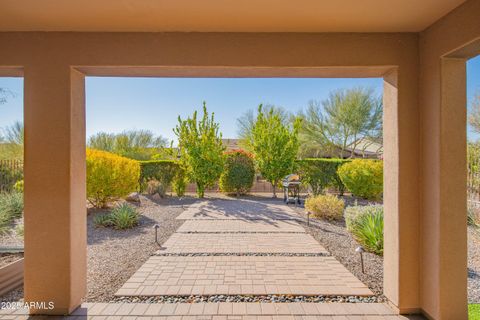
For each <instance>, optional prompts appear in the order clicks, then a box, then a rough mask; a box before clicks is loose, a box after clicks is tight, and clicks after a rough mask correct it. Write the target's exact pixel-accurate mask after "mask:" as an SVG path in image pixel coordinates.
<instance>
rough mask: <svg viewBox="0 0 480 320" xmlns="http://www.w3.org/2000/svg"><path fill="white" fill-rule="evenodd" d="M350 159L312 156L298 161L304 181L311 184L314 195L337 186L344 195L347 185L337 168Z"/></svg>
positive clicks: (299, 170)
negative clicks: (344, 183)
mask: <svg viewBox="0 0 480 320" xmlns="http://www.w3.org/2000/svg"><path fill="white" fill-rule="evenodd" d="M349 161H350V160H344V159H321V158H311V159H302V160H298V161H297V167H298V172H299V174H300V178H301V180H302V183H304V184H306V185H309V186H310V188H311V190H312V193H313V194H314V195H318V194H323V193H324V190H325V188H327V187H335V188H336V189H337V190H338V191H339V193H340V195H343V192H344V191H345V186H344V185H343V182H342V180H341V179H340V177H339V176H338V174H337V169H338V167H340V166H341V165H342V164H344V163H346V162H349Z"/></svg>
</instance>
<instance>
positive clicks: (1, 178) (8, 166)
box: [0, 160, 23, 191]
mask: <svg viewBox="0 0 480 320" xmlns="http://www.w3.org/2000/svg"><path fill="white" fill-rule="evenodd" d="M12 163H13V162H10V161H9V160H7V161H0V186H2V187H3V190H8V191H12V190H14V185H15V183H16V182H17V181H19V180H22V179H23V165H15V166H14V165H13V164H12Z"/></svg>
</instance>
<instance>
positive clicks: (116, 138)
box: [88, 130, 167, 160]
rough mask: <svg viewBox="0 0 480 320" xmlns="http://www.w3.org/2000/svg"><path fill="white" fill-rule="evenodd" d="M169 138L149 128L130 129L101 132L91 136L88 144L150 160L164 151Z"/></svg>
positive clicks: (124, 155) (134, 157)
mask: <svg viewBox="0 0 480 320" xmlns="http://www.w3.org/2000/svg"><path fill="white" fill-rule="evenodd" d="M166 145H167V140H166V139H165V138H163V137H161V136H158V137H157V136H155V135H154V134H153V133H152V132H151V131H149V130H130V131H124V132H122V133H119V134H113V133H106V132H99V133H97V134H96V135H94V136H91V137H90V139H89V140H88V146H89V147H90V148H92V149H97V150H103V151H108V152H112V153H115V154H118V155H120V156H123V157H127V158H131V159H135V160H149V159H151V158H152V156H153V155H154V154H157V153H159V152H161V151H162V149H163V148H165V146H166Z"/></svg>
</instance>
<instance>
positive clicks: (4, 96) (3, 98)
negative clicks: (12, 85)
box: [0, 88, 15, 104]
mask: <svg viewBox="0 0 480 320" xmlns="http://www.w3.org/2000/svg"><path fill="white" fill-rule="evenodd" d="M8 97H15V93H13V92H12V91H10V90H9V89H6V88H0V104H4V103H7V100H8Z"/></svg>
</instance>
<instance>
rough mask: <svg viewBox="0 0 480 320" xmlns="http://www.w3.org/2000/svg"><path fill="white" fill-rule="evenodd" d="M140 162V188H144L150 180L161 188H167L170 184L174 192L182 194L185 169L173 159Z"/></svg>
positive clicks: (183, 191) (184, 185) (184, 183)
mask: <svg viewBox="0 0 480 320" xmlns="http://www.w3.org/2000/svg"><path fill="white" fill-rule="evenodd" d="M139 163H140V188H141V190H144V189H145V188H146V186H147V184H148V181H150V180H156V181H158V182H159V183H160V188H161V189H162V190H164V191H165V190H167V189H168V188H169V187H170V186H171V185H172V184H173V189H174V191H175V193H176V194H177V195H178V196H183V194H184V193H185V187H186V183H187V181H186V174H185V170H184V169H182V168H181V166H180V165H179V164H178V162H176V161H174V160H150V161H139Z"/></svg>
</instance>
